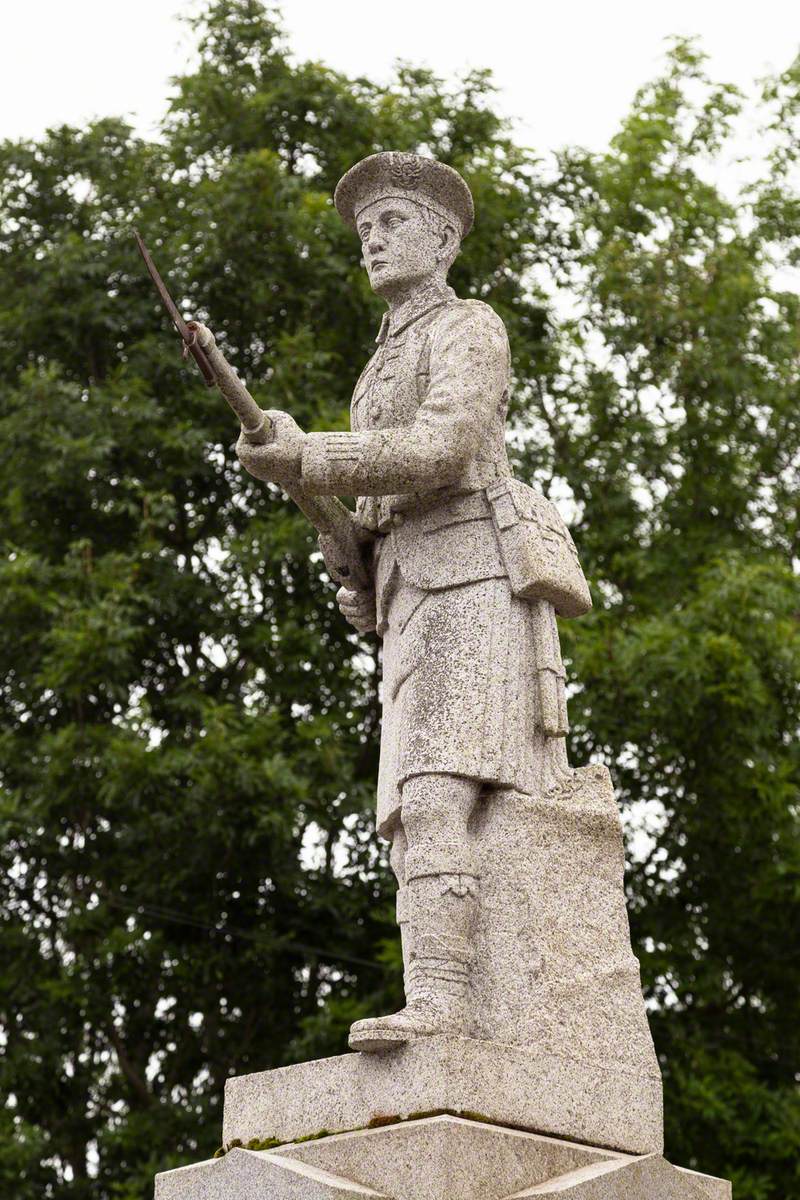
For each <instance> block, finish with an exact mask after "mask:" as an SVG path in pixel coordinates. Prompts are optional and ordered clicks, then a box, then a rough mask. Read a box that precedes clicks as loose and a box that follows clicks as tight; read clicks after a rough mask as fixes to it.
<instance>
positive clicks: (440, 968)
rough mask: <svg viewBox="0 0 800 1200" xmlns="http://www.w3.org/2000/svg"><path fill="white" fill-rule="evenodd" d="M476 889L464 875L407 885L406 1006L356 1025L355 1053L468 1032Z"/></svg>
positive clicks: (421, 879) (353, 1030) (353, 1033)
mask: <svg viewBox="0 0 800 1200" xmlns="http://www.w3.org/2000/svg"><path fill="white" fill-rule="evenodd" d="M477 889H478V879H477V877H476V876H475V875H467V874H465V873H463V872H443V873H440V874H436V875H426V876H422V877H417V878H414V879H409V880H408V882H407V883H406V885H405V888H404V889H403V890H404V892H405V895H404V897H403V900H404V904H403V906H402V907H403V908H404V909H406V910H407V915H408V921H407V923H405V929H403V930H402V932H403V934H404V939H403V940H404V950H405V951H406V954H404V957H405V958H406V961H407V964H408V965H407V969H406V972H405V983H406V1006H405V1008H402V1009H400V1011H399V1012H396V1013H392V1014H391V1015H390V1016H386V1017H371V1018H369V1019H367V1020H365V1021H356V1023H355V1024H354V1025H353V1026H352V1028H351V1030H350V1048H351V1049H352V1050H364V1051H367V1052H372V1053H375V1052H379V1051H381V1050H390V1049H392V1047H394V1046H398V1045H402V1044H403V1043H404V1042H408V1041H413V1040H415V1039H417V1038H423V1037H432V1036H433V1035H434V1034H437V1033H461V1034H463V1033H465V1032H466V1030H467V1026H468V1008H469V1004H468V1002H469V982H470V968H471V966H472V961H473V958H474V950H473V946H472V938H471V929H472V925H473V923H474V912H475V907H476V899H477Z"/></svg>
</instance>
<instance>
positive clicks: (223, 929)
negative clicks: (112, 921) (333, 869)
mask: <svg viewBox="0 0 800 1200" xmlns="http://www.w3.org/2000/svg"><path fill="white" fill-rule="evenodd" d="M104 900H105V902H106V903H107V904H109V905H110V906H111V907H112V908H121V909H124V910H126V911H127V912H131V913H135V914H136V915H138V916H148V917H153V918H155V919H156V920H160V921H171V922H172V923H173V924H175V925H188V926H190V927H191V928H193V929H202V930H206V931H207V932H210V933H215V934H218V935H220V936H222V937H232V938H239V939H241V940H243V941H248V942H253V943H255V945H257V946H264V947H268V948H270V949H273V948H274V946H275V943H274V941H272V940H271V939H268V938H265V937H262V936H261V935H260V934H257V933H252V932H251V931H250V930H249V929H237V928H236V927H235V926H233V925H222V926H220V925H212V924H211V923H209V922H208V921H201V920H200V918H199V917H195V916H193V915H192V914H191V913H186V912H181V911H180V910H178V909H174V908H166V907H164V906H163V905H156V904H148V903H145V902H144V901H141V900H123V899H122V898H121V897H120V896H109V895H108V894H104ZM280 948H281V949H282V950H289V951H295V952H296V953H298V954H301V955H307V954H314V955H316V956H317V957H319V958H329V959H333V960H334V962H343V963H352V964H353V965H354V966H359V967H369V968H370V969H371V970H373V971H381V972H385V971H386V967H385V966H384V965H383V964H382V963H377V962H374V961H371V960H370V959H366V958H358V957H357V956H356V955H355V954H346V953H344V952H343V951H337V950H333V951H331V950H323V949H322V947H320V946H309V945H307V944H306V943H305V942H296V941H287V942H284V941H282V942H281V943H280Z"/></svg>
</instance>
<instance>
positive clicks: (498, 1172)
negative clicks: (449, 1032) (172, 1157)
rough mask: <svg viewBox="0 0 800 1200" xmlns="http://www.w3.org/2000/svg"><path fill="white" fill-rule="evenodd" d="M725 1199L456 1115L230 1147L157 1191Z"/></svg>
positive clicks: (343, 1197) (656, 1161)
mask: <svg viewBox="0 0 800 1200" xmlns="http://www.w3.org/2000/svg"><path fill="white" fill-rule="evenodd" d="M537 1196H554V1197H555V1196H558V1197H563V1198H564V1200H568V1198H570V1200H571V1198H573V1197H574V1200H730V1197H731V1188H730V1184H728V1183H726V1182H725V1181H724V1180H720V1179H713V1178H711V1177H710V1176H708V1175H698V1174H696V1173H695V1172H692V1171H682V1170H680V1169H679V1168H677V1167H673V1166H671V1165H670V1163H668V1162H667V1161H666V1159H664V1158H663V1157H662V1156H661V1155H660V1154H647V1155H643V1156H639V1157H634V1156H633V1155H630V1154H621V1153H619V1152H618V1151H612V1150H603V1149H600V1148H598V1147H594V1146H585V1145H580V1144H579V1143H576V1142H568V1141H563V1140H561V1139H558V1138H550V1137H544V1136H542V1135H541V1134H534V1133H526V1132H524V1131H521V1130H514V1129H505V1128H502V1127H501V1126H497V1125H490V1124H485V1123H483V1122H478V1121H473V1120H468V1119H464V1118H461V1117H454V1116H449V1115H443V1116H437V1117H423V1118H421V1119H419V1120H414V1121H406V1122H402V1123H399V1124H395V1125H389V1126H384V1127H382V1128H377V1129H366V1130H358V1131H353V1132H350V1133H340V1134H334V1135H331V1136H328V1137H322V1138H318V1139H315V1140H313V1141H306V1142H294V1143H290V1144H288V1145H284V1146H279V1147H276V1148H274V1149H272V1150H267V1151H264V1150H260V1151H259V1150H247V1149H244V1148H239V1147H236V1148H233V1149H231V1150H229V1151H228V1153H227V1154H226V1155H225V1156H224V1157H223V1158H219V1159H211V1160H210V1161H209V1162H205V1163H198V1164H197V1166H193V1167H182V1168H180V1169H179V1170H177V1171H167V1172H166V1173H165V1174H163V1175H159V1176H158V1178H157V1180H156V1193H155V1200H390V1198H391V1200H524V1198H525V1197H531V1198H533V1197H537Z"/></svg>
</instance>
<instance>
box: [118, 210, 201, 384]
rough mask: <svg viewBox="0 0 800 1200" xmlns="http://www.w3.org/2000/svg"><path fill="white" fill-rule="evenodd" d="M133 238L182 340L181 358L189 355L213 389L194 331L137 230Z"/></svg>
mask: <svg viewBox="0 0 800 1200" xmlns="http://www.w3.org/2000/svg"><path fill="white" fill-rule="evenodd" d="M133 236H134V237H135V238H136V245H137V246H138V247H139V253H140V254H141V256H142V258H143V259H144V265H145V266H146V267H147V272H148V274H149V276H150V278H151V279H152V281H153V283H154V284H155V285H156V291H157V292H158V294H159V296H160V297H161V303H162V304H163V305H164V308H165V309H166V310H167V312H168V314H169V317H170V320H171V321H172V324H173V325H174V326H175V328H176V329H177V331H178V333H179V334H180V335H181V338H182V339H183V357H184V358H186V356H187V354H191V356H192V358H193V359H194V361H195V362H196V363H197V365H198V367H199V368H200V370H201V371H202V372H203V378H204V379H205V381H206V385H207V386H208V387H213V386H214V384H215V383H216V382H217V379H216V376H215V374H214V369H213V367H212V366H211V363H210V362H209V361H208V357H207V355H206V353H205V351H204V350H203V348H202V347H201V346H199V345H198V344H197V337H196V336H195V333H194V330H192V329H190V327H189V326H188V325H187V323H186V322H185V321H184V319H183V317H182V316H181V314H180V313H179V311H178V306H177V304H176V303H175V301H174V300H173V299H172V296H170V294H169V292H168V290H167V285H166V284H165V283H164V280H163V279H162V278H161V276H160V275H159V273H158V269H157V267H156V264H155V263H154V262H153V259H152V257H151V255H150V251H149V250H148V249H147V246H145V244H144V240H143V239H142V237H141V235H140V234H139V231H138V230H137V229H134V231H133Z"/></svg>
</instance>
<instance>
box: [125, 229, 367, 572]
mask: <svg viewBox="0 0 800 1200" xmlns="http://www.w3.org/2000/svg"><path fill="white" fill-rule="evenodd" d="M134 237H135V238H136V245H137V246H138V247H139V251H140V253H141V255H142V258H143V259H144V264H145V266H146V267H147V271H148V274H149V275H150V278H151V279H152V281H153V283H154V284H155V287H156V291H157V292H158V294H159V297H160V298H161V303H162V304H163V305H164V308H165V309H166V310H167V313H168V314H169V316H170V319H171V321H172V323H173V325H174V326H175V328H176V330H177V331H178V333H179V334H180V336H181V339H182V341H183V357H184V358H186V357H187V355H189V354H191V356H192V358H193V359H194V360H195V362H196V363H197V365H198V367H199V368H200V371H201V372H202V375H203V378H204V379H205V381H206V386H207V387H214V386H215V385H216V386H217V387H218V388H219V390H220V391H221V392H222V395H223V396H224V397H225V399H226V400H227V401H228V404H230V406H231V408H232V409H233V411H234V412H235V413H236V416H237V417H238V418H239V423H240V425H241V427H242V433H243V434H244V437H245V438H246V440H247V441H248V442H250V444H251V445H253V446H264V445H266V444H267V443H268V442H271V441H272V440H273V437H274V430H273V428H272V422H271V421H270V420H269V418H268V417H267V416H266V415H265V414H264V413H263V412H262V411H261V409H260V408H259V406H258V405H257V404H256V402H255V400H254V399H253V397H252V396H251V395H250V393H249V392H248V390H247V388H246V387H245V386H244V384H243V383H242V381H241V379H240V378H239V376H238V375H237V374H236V372H235V371H234V369H233V367H232V366H231V365H230V363H229V362H228V361H227V359H226V358H225V356H224V355H223V354H222V352H221V350H220V349H219V348H218V347H217V346H216V344H215V345H213V346H210V347H209V348H208V349H203V347H202V346H201V345H200V344H199V343H198V341H197V333H196V330H195V329H194V328H193V322H187V321H184V319H183V317H182V316H181V314H180V312H179V311H178V308H177V305H176V304H175V301H174V300H173V299H172V297H171V296H170V294H169V292H168V291H167V287H166V284H165V283H164V280H163V279H162V278H161V276H160V275H159V273H158V270H157V269H156V266H155V263H154V262H153V259H152V257H151V256H150V252H149V250H148V249H147V246H145V244H144V241H143V240H142V238H141V237H140V235H139V233H138V232H137V231H136V230H134ZM284 490H285V491H286V492H287V493H288V495H289V497H290V499H292V500H293V501H294V503H295V504H296V505H297V507H298V508H299V509H300V511H301V512H302V513H303V515H304V516H305V517H307V518H308V520H309V521H310V522H311V524H312V525H313V526H314V528H315V529H316V531H317V533H318V534H319V546H320V550H321V551H322V557H323V558H324V559H325V566H326V567H327V569H328V573H329V574H330V575H331V576H332V578H333V579H335V580H336V581H337V582H338V583H341V584H343V585H344V586H345V587H348V588H354V589H357V590H359V591H371V590H372V580H371V578H370V575H369V572H368V570H367V567H366V565H365V562H364V556H363V550H362V547H363V545H364V543H365V541H366V540H367V539H366V536H365V535H362V533H361V531H360V530H359V528H358V526H357V525H356V523H355V519H354V517H353V514H352V513H351V511H350V509H349V508H347V507H346V505H344V504H342V502H341V500H338V499H337V498H336V497H335V496H314V495H312V494H311V493H309V492H306V491H304V490H303V488H302V487H298V486H291V487H286V486H285V485H284Z"/></svg>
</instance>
